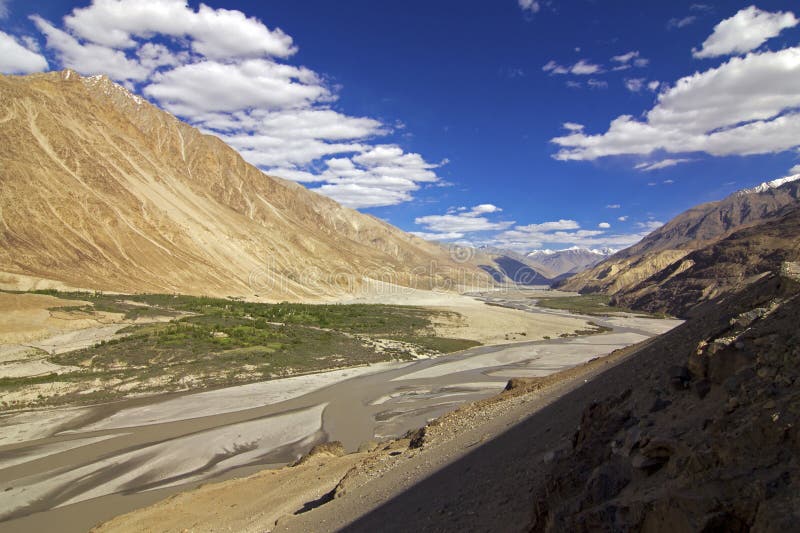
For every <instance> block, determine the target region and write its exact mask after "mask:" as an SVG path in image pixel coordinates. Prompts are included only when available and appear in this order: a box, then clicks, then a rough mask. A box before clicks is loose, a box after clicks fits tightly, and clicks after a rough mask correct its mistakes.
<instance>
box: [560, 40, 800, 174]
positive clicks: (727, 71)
mask: <svg viewBox="0 0 800 533" xmlns="http://www.w3.org/2000/svg"><path fill="white" fill-rule="evenodd" d="M797 87H800V48H798V47H795V48H786V49H784V50H780V51H778V52H763V53H751V54H749V55H747V56H746V57H734V58H731V59H729V60H728V61H726V62H725V63H723V64H722V65H720V66H719V67H717V68H712V69H709V70H707V71H705V72H698V73H695V74H693V75H691V76H687V77H685V78H682V79H680V80H678V81H677V83H676V84H675V85H674V86H673V87H670V88H669V89H666V90H663V91H662V92H661V93H660V94H659V95H658V97H657V104H656V106H655V107H653V108H652V109H651V110H650V111H648V112H647V113H646V114H645V117H644V119H643V120H638V119H635V118H634V117H632V116H631V115H622V116H619V117H617V118H616V119H614V120H613V121H612V122H611V124H610V126H609V129H608V131H606V132H605V133H602V134H598V135H590V134H587V133H585V132H583V131H581V132H571V133H570V134H569V135H565V136H562V137H557V138H555V139H553V140H552V141H553V142H554V143H555V144H557V145H558V146H560V147H561V149H560V150H559V152H558V153H557V154H556V156H555V157H556V159H560V160H594V159H597V158H600V157H605V156H611V155H621V154H639V155H645V154H649V153H652V152H654V151H656V150H663V151H665V152H669V153H687V152H706V153H709V154H711V155H717V156H724V155H733V154H739V155H750V154H763V153H775V152H780V151H784V150H788V149H791V148H793V147H796V146H798V145H800V113H798V112H797V108H798V107H800V92H799V91H797Z"/></svg>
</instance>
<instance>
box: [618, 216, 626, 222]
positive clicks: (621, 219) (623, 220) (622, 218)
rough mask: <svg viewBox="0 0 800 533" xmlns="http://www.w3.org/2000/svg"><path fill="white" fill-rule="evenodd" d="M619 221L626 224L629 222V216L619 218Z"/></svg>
mask: <svg viewBox="0 0 800 533" xmlns="http://www.w3.org/2000/svg"><path fill="white" fill-rule="evenodd" d="M617 220H619V221H620V222H626V221H627V220H628V215H623V216H621V217H617Z"/></svg>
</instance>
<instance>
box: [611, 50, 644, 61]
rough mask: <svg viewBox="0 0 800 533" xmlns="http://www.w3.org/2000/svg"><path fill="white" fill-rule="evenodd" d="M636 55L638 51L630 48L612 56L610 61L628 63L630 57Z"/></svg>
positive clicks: (635, 56) (637, 55)
mask: <svg viewBox="0 0 800 533" xmlns="http://www.w3.org/2000/svg"><path fill="white" fill-rule="evenodd" d="M637 57H639V51H638V50H632V51H630V52H628V53H625V54H620V55H618V56H614V57H612V58H611V61H614V62H615V63H622V64H627V63H630V61H631V59H634V58H637Z"/></svg>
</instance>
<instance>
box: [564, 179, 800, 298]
mask: <svg viewBox="0 0 800 533" xmlns="http://www.w3.org/2000/svg"><path fill="white" fill-rule="evenodd" d="M798 178H800V176H789V177H787V178H783V179H781V180H775V181H772V182H769V183H765V184H762V185H761V186H759V187H756V188H753V189H750V190H744V191H739V192H737V193H734V194H731V195H730V196H728V197H727V198H724V199H723V200H720V201H717V202H710V203H707V204H702V205H699V206H696V207H693V208H692V209H689V210H688V211H686V212H684V213H682V214H680V215H678V216H677V217H675V218H674V219H672V220H671V221H670V222H669V223H667V224H665V225H664V226H662V227H660V228H658V229H656V230H655V231H653V232H652V233H651V234H650V235H648V236H647V237H645V238H644V239H643V240H642V241H640V242H639V243H637V244H635V245H634V246H631V247H630V248H626V249H624V250H621V251H619V252H617V253H616V254H614V255H613V256H611V257H609V258H608V259H606V260H604V261H602V262H601V263H598V264H597V265H596V266H594V267H593V268H591V269H589V270H586V271H585V272H581V273H579V274H577V275H575V276H572V277H570V278H568V279H566V280H564V281H563V282H561V283H559V284H558V288H560V289H563V290H569V291H577V292H583V293H589V292H602V293H606V294H609V295H612V296H619V298H618V299H619V300H620V301H628V300H629V299H627V298H626V297H625V294H627V293H628V292H629V291H641V290H643V289H644V288H645V285H647V282H646V280H648V279H650V278H653V279H654V280H655V279H656V278H657V277H658V276H659V274H660V273H662V272H665V269H670V270H669V273H670V275H673V276H674V275H677V274H679V272H678V271H679V270H681V271H682V270H685V269H687V268H689V267H690V266H691V265H692V264H693V263H691V262H690V261H683V259H684V258H686V257H687V256H688V255H689V254H691V253H692V252H695V251H697V250H701V249H703V248H706V247H708V246H712V245H713V244H715V243H717V242H719V241H721V240H722V239H725V238H727V237H728V236H730V235H731V234H732V233H734V232H736V231H739V230H742V229H744V228H747V227H750V226H756V225H759V224H762V223H764V222H766V221H769V220H772V219H773V218H775V217H778V216H780V215H781V213H782V212H783V211H782V210H784V209H790V208H791V206H796V205H797V204H798V199H800V181H798ZM762 251H763V250H762ZM662 281H663V280H662ZM637 287H638V288H637Z"/></svg>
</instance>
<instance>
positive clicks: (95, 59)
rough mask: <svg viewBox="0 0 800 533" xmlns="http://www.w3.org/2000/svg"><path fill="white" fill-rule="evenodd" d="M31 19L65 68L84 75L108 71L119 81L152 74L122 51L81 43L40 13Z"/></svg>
mask: <svg viewBox="0 0 800 533" xmlns="http://www.w3.org/2000/svg"><path fill="white" fill-rule="evenodd" d="M31 20H33V22H34V24H36V27H37V28H39V31H41V32H42V33H43V34H44V35H45V37H46V38H47V47H48V48H52V49H54V50H55V52H56V57H57V58H58V60H59V62H60V63H61V64H62V65H63V66H65V67H69V68H71V69H74V70H76V71H77V72H80V73H81V74H107V75H108V76H110V77H112V78H114V79H116V80H120V81H126V80H136V81H142V80H145V79H147V76H148V75H149V74H150V69H148V68H146V67H144V66H142V65H141V64H140V63H139V62H138V61H135V60H132V59H129V58H128V57H127V56H126V55H125V52H123V51H121V50H114V49H113V48H108V47H106V46H100V45H98V44H91V43H88V44H81V43H80V42H78V40H77V39H76V38H75V37H73V36H72V35H70V34H69V33H67V32H64V31H62V30H59V29H58V28H56V27H55V26H53V25H52V24H50V23H49V22H48V21H46V20H45V19H43V18H42V17H40V16H38V15H32V16H31Z"/></svg>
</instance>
